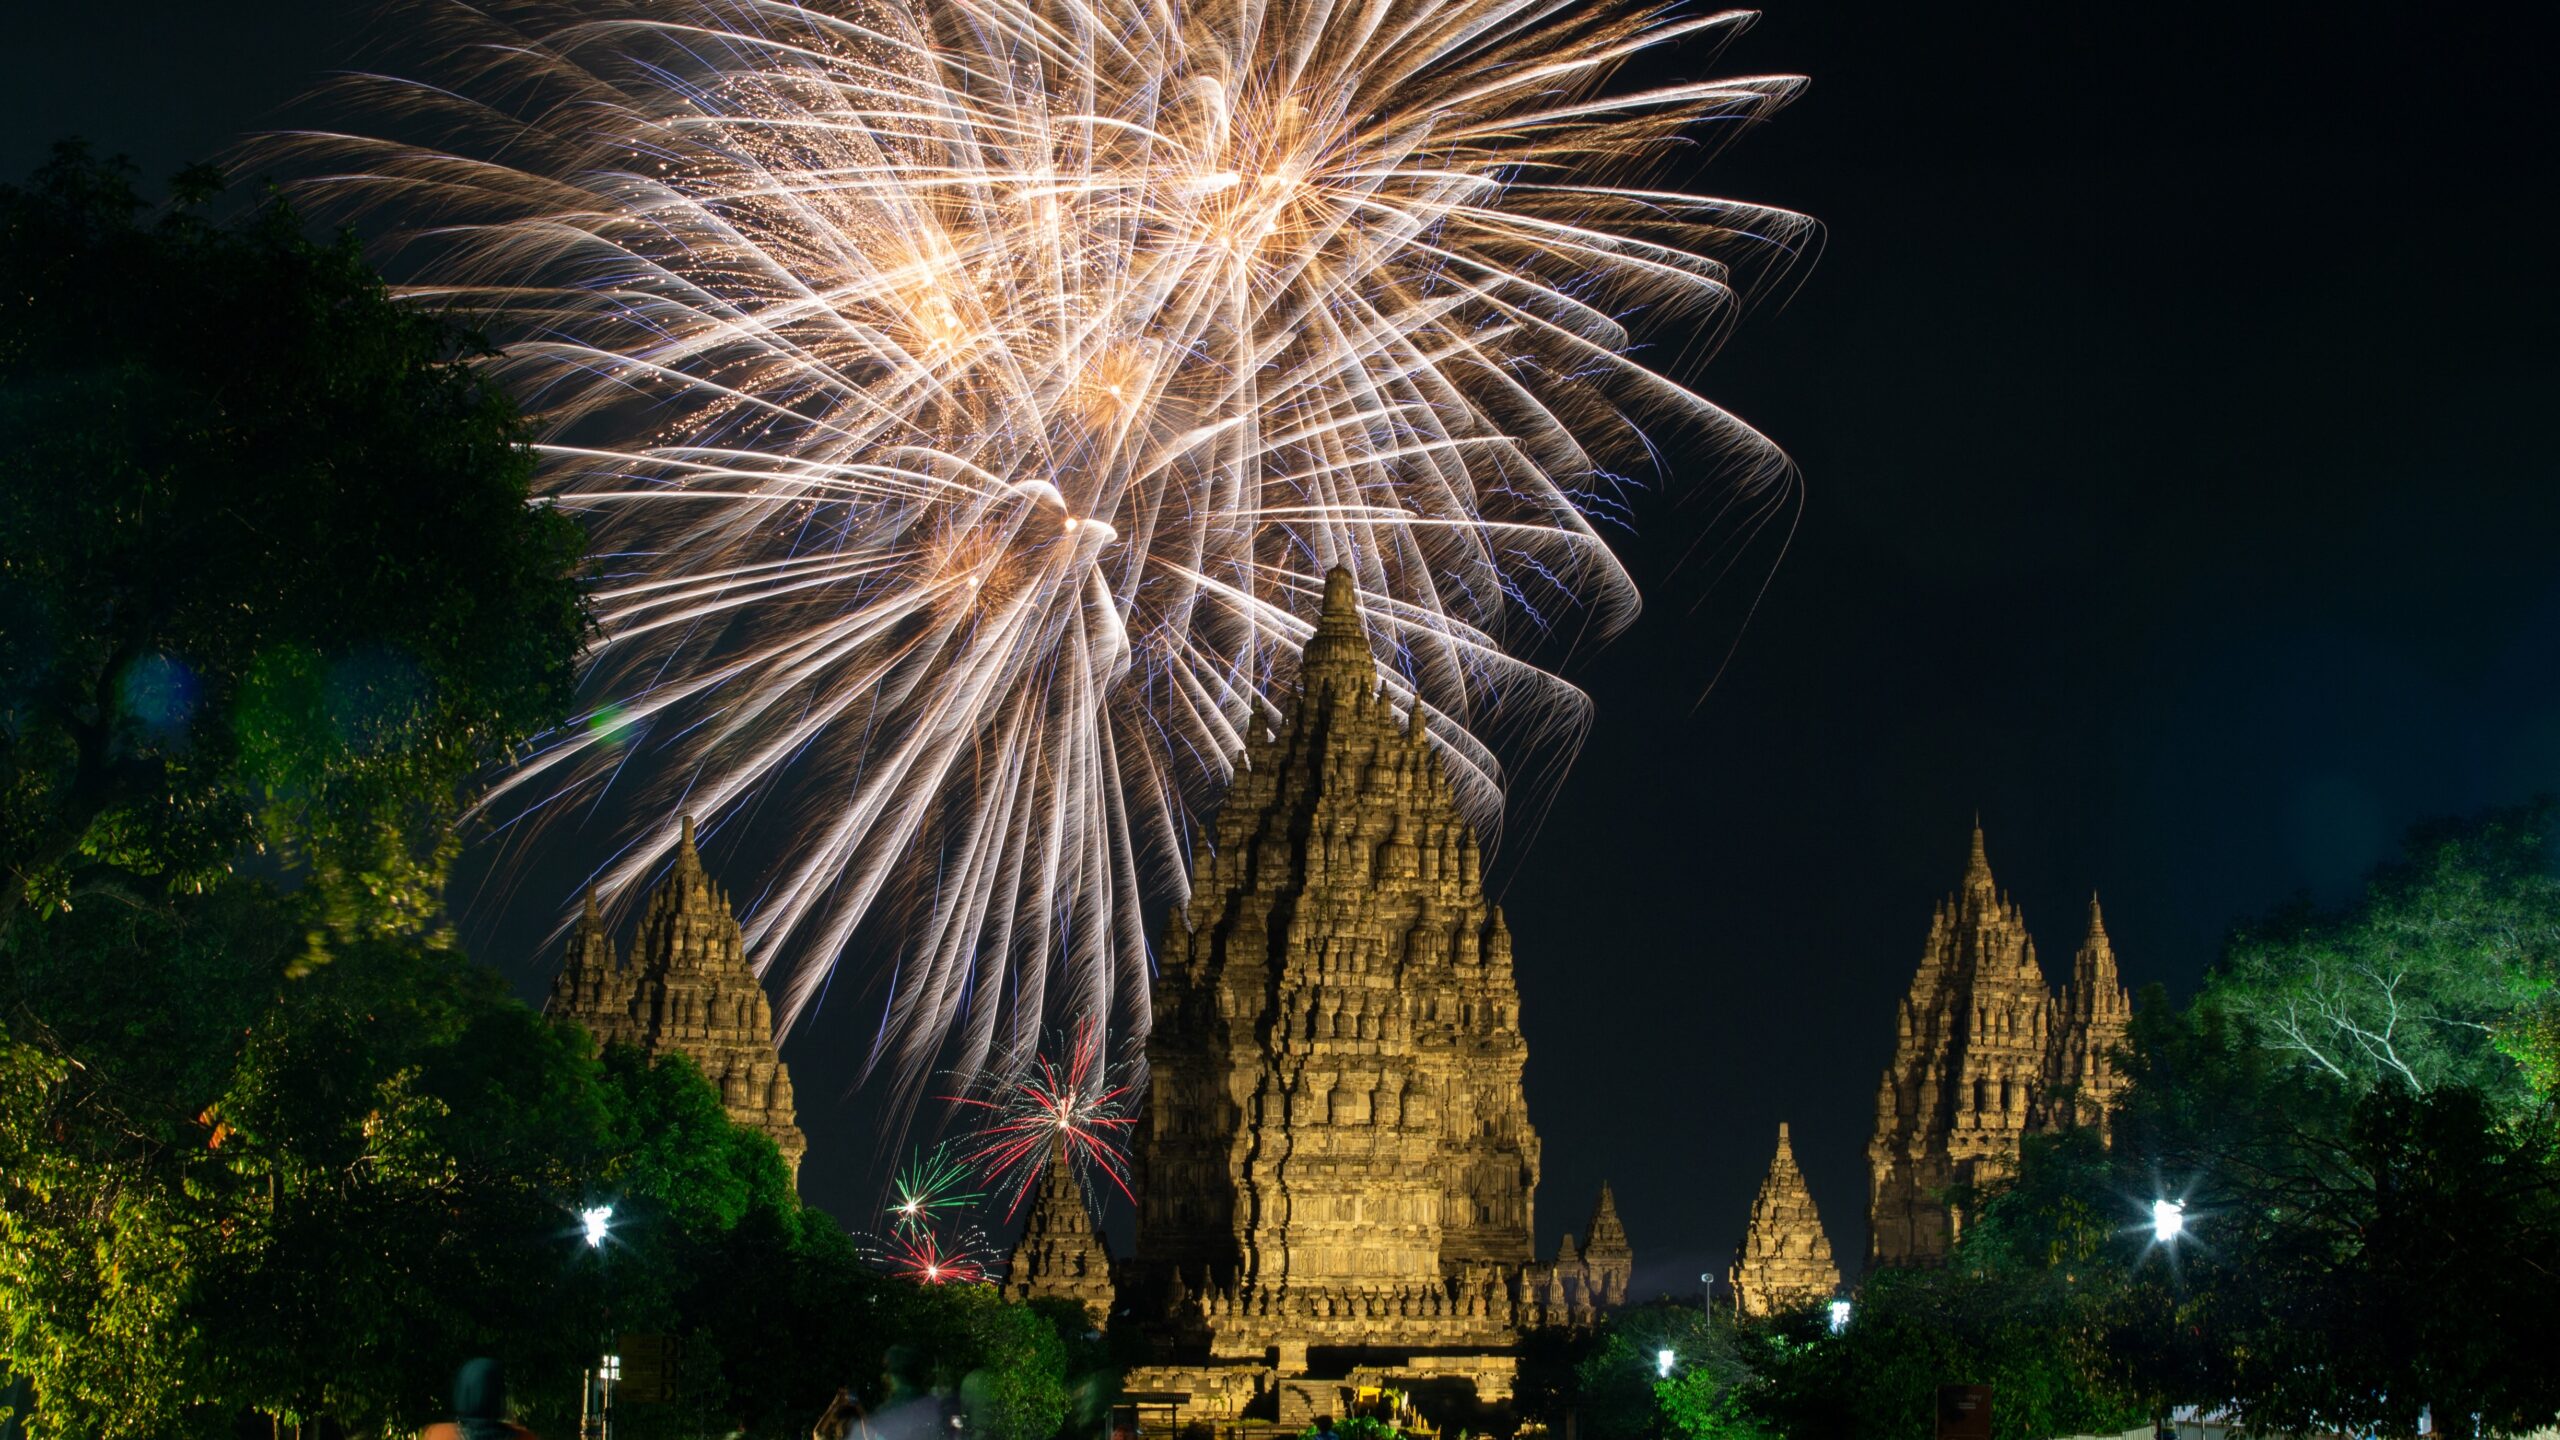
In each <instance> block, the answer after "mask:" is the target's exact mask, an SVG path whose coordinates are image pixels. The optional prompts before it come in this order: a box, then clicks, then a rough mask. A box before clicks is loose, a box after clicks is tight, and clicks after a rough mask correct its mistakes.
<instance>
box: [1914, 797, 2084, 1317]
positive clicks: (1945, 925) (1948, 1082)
mask: <svg viewBox="0 0 2560 1440" xmlns="http://www.w3.org/2000/svg"><path fill="white" fill-rule="evenodd" d="M2132 1016H2133V1004H2132V1001H2131V1000H2130V999H2129V998H2128V997H2127V996H2126V994H2125V990H2124V986H2123V984H2122V983H2121V982H2120V981H2119V980H2118V979H2117V977H2116V957H2115V950H2114V948H2113V946H2112V945H2111V944H2110V943H2109V941H2108V939H2107V928H2106V924H2105V921H2104V920H2103V919H2102V918H2101V916H2100V915H2099V913H2098V902H2097V900H2096V898H2095V897H2092V898H2091V899H2090V901H2089V929H2088V937H2087V939H2086V940H2084V941H2083V942H2082V943H2081V946H2080V951H2079V954H2078V955H2077V956H2076V957H2075V958H2074V960H2073V962H2072V973H2071V983H2070V984H2068V985H2066V986H2064V987H2063V990H2062V995H2061V997H2060V998H2059V999H2058V1000H2057V999H2056V998H2055V996H2054V995H2053V993H2052V992H2051V991H2050V990H2049V989H2048V988H2047V987H2046V984H2045V978H2044V970H2043V969H2042V967H2040V966H2039V965H2038V964H2037V963H2036V946H2035V941H2034V940H2033V939H2032V938H2031V937H2029V935H2028V934H2027V922H2026V918H2025V917H2024V916H2023V915H2021V914H2020V913H2019V911H2018V907H2017V905H2016V904H2014V903H2013V902H2011V901H2010V900H2009V898H2008V897H2007V896H2005V895H2002V894H2001V893H2000V891H1999V887H1998V886H1997V885H1996V884H1995V883H1994V882H1993V881H1992V878H1991V862H1990V860H1989V859H1988V858H1987V857H1986V856H1985V854H1984V851H1983V844H1982V827H1980V826H1979V825H1977V826H1975V827H1974V831H1973V854H1972V857H1971V859H1970V860H1969V861H1968V862H1967V864H1966V866H1965V874H1964V884H1963V888H1962V889H1960V890H1958V891H1957V892H1956V893H1955V894H1954V895H1952V896H1950V897H1948V898H1947V899H1946V900H1945V901H1944V902H1942V903H1941V904H1940V905H1939V907H1938V911H1937V914H1936V915H1935V916H1934V917H1932V919H1931V920H1930V922H1929V940H1928V944H1927V945H1926V947H1925V948H1924V949H1923V950H1922V951H1921V956H1920V970H1919V973H1918V974H1917V975H1916V976H1914V977H1913V979H1912V982H1911V991H1910V994H1909V995H1908V996H1906V997H1905V998H1904V1000H1903V1002H1902V1013H1901V1021H1900V1031H1899V1035H1898V1037H1897V1040H1896V1043H1895V1046H1894V1054H1893V1061H1892V1063H1891V1064H1889V1065H1887V1066H1886V1067H1885V1072H1884V1080H1883V1083H1882V1084H1881V1085H1879V1086H1878V1087H1877V1090H1876V1131H1875V1138H1874V1140H1872V1141H1871V1142H1869V1144H1868V1146H1867V1161H1868V1171H1869V1188H1868V1196H1869V1199H1868V1211H1867V1218H1868V1242H1867V1263H1868V1265H1869V1266H1870V1267H1873V1266H1878V1265H1930V1264H1935V1263H1937V1262H1938V1261H1940V1260H1943V1259H1944V1258H1945V1257H1946V1254H1947V1250H1948V1247H1949V1246H1950V1245H1952V1244H1953V1243H1954V1240H1955V1236H1956V1234H1957V1232H1958V1230H1959V1229H1960V1227H1961V1226H1962V1224H1963V1221H1964V1217H1963V1215H1962V1214H1961V1213H1960V1212H1959V1211H1958V1210H1957V1209H1956V1208H1954V1207H1952V1206H1950V1204H1949V1203H1948V1192H1949V1191H1951V1190H1954V1189H1957V1188H1959V1187H1966V1186H1972V1185H1979V1184H1984V1183H1987V1182H1990V1181H1994V1180H1998V1179H2001V1178H2003V1177H2005V1176H2007V1175H2008V1174H2009V1173H2010V1172H2011V1171H2012V1170H2013V1169H2014V1168H2015V1166H2016V1164H2017V1158H2018V1146H2019V1142H2020V1141H2021V1140H2023V1139H2024V1138H2025V1137H2026V1136H2027V1134H2028V1133H2030V1132H2032V1131H2036V1130H2054V1129H2061V1128H2063V1127H2065V1126H2067V1125H2072V1124H2090V1125H2099V1126H2103V1125H2104V1122H2105V1117H2106V1112H2107V1108H2108V1106H2109V1104H2110V1103H2111V1102H2112V1101H2113V1100H2114V1098H2115V1097H2116V1095H2117V1094H2119V1093H2120V1092H2121V1091H2122V1090H2123V1088H2124V1085H2123V1080H2122V1078H2121V1077H2120V1076H2118V1075H2117V1074H2116V1072H2115V1069H2114V1066H2113V1065H2112V1064H2111V1063H2109V1059H2108V1057H2109V1056H2110V1055H2111V1054H2113V1053H2114V1051H2115V1049H2116V1047H2118V1046H2119V1045H2121V1044H2122V1043H2123V1042H2124V1036H2125V1029H2126V1026H2127V1025H2128V1023H2129V1022H2130V1021H2131V1019H2132Z"/></svg>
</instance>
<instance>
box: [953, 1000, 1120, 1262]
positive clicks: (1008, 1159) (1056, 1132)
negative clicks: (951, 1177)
mask: <svg viewBox="0 0 2560 1440" xmlns="http://www.w3.org/2000/svg"><path fill="white" fill-rule="evenodd" d="M989 1088H990V1089H991V1090H992V1092H993V1093H992V1094H991V1095H984V1096H955V1097H953V1100H954V1102H955V1103H956V1104H957V1105H958V1106H959V1107H960V1108H961V1109H962V1111H963V1112H964V1113H966V1114H971V1115H974V1116H975V1117H976V1118H977V1120H978V1122H979V1128H978V1130H977V1133H976V1136H975V1138H974V1139H973V1140H971V1141H969V1142H967V1145H966V1148H965V1150H964V1153H963V1155H962V1158H963V1159H964V1160H966V1161H967V1162H968V1163H969V1164H971V1165H973V1166H975V1167H977V1171H978V1173H979V1174H980V1175H983V1176H985V1177H986V1183H987V1184H988V1185H990V1186H992V1187H994V1189H995V1190H996V1191H997V1192H998V1193H1000V1194H1004V1195H1005V1196H1006V1197H1007V1198H1006V1201H1005V1212H1004V1213H1005V1218H1006V1219H1008V1220H1010V1219H1012V1218H1013V1217H1014V1215H1015V1214H1016V1213H1018V1212H1019V1211H1020V1210H1021V1209H1022V1202H1023V1200H1024V1199H1026V1198H1027V1197H1029V1195H1030V1194H1031V1187H1032V1186H1034V1185H1037V1184H1039V1183H1040V1176H1041V1173H1042V1172H1043V1171H1044V1170H1046V1169H1047V1168H1048V1165H1049V1157H1050V1156H1051V1155H1052V1154H1053V1153H1055V1152H1057V1151H1059V1150H1064V1151H1065V1152H1066V1155H1067V1160H1068V1163H1070V1164H1072V1165H1074V1166H1075V1167H1076V1169H1077V1170H1079V1171H1081V1172H1083V1173H1084V1174H1087V1175H1093V1174H1100V1175H1102V1176H1103V1177H1104V1178H1106V1179H1108V1180H1109V1181H1110V1182H1111V1183H1112V1185H1113V1186H1115V1187H1116V1188H1118V1190H1119V1191H1120V1193H1121V1194H1122V1195H1124V1196H1129V1199H1130V1201H1131V1203H1133V1204H1134V1203H1136V1198H1137V1197H1135V1196H1132V1195H1129V1133H1130V1131H1131V1130H1132V1129H1134V1128H1135V1127H1136V1125H1137V1117H1136V1114H1135V1113H1134V1112H1135V1111H1136V1108H1137V1106H1136V1101H1137V1095H1136V1092H1135V1091H1134V1090H1132V1089H1131V1088H1130V1087H1129V1086H1128V1085H1127V1084H1125V1083H1123V1082H1121V1081H1118V1080H1114V1079H1113V1078H1112V1076H1111V1072H1110V1065H1109V1062H1108V1060H1107V1059H1106V1057H1105V1056H1104V1055H1103V1050H1102V1031H1101V1027H1099V1026H1098V1025H1095V1024H1094V1023H1093V1022H1091V1021H1086V1022H1084V1023H1083V1024H1080V1025H1078V1026H1077V1027H1076V1034H1075V1039H1074V1041H1073V1043H1072V1044H1071V1045H1070V1046H1069V1047H1068V1050H1067V1058H1066V1060H1065V1061H1064V1062H1063V1063H1061V1062H1060V1061H1058V1060H1056V1059H1054V1058H1052V1057H1050V1056H1048V1055H1042V1056H1041V1057H1040V1058H1039V1059H1038V1060H1037V1061H1036V1062H1034V1063H1033V1064H1032V1065H1031V1066H1030V1068H1029V1070H1028V1071H1027V1072H1026V1073H1024V1074H1023V1075H1021V1076H1019V1077H1017V1078H1012V1079H999V1080H997V1081H996V1082H995V1083H994V1084H993V1085H991V1086H990V1087H989Z"/></svg>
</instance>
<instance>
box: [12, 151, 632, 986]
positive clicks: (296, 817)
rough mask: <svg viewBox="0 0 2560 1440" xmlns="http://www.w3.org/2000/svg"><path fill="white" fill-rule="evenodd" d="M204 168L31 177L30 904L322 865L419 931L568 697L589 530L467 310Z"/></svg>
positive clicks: (18, 804)
mask: <svg viewBox="0 0 2560 1440" xmlns="http://www.w3.org/2000/svg"><path fill="white" fill-rule="evenodd" d="M213 188H214V186H213V183H212V182H211V180H210V178H209V175H208V174H207V173H205V172H191V173H190V174H189V175H186V176H182V177H181V179H180V182H179V184H178V186H177V200H176V202H175V203H174V204H172V205H170V206H169V207H167V208H166V209H165V210H163V211H161V212H160V213H158V214H156V215H148V214H146V213H145V209H144V206H143V204H142V202H141V199H140V197H139V195H138V194H137V192H136V190H135V188H134V185H133V181H132V176H131V173H130V170H129V168H128V167H126V166H124V165H123V164H122V163H121V162H100V161H97V160H94V159H92V158H90V157H89V156H88V155H87V154H86V153H85V152H84V151H83V150H81V149H80V148H78V147H76V146H65V147H63V148H61V149H60V150H58V151H57V152H56V154H55V156H54V158H53V160H52V161H51V162H50V163H48V164H47V165H46V166H45V167H44V168H43V169H42V170H40V171H39V172H38V173H37V174H36V176H35V177H34V180H33V181H32V183H30V184H28V185H25V186H11V187H0V456H5V457H6V461H5V464H6V467H7V469H6V472H5V475H0V797H5V799H6V804H5V807H0V927H5V928H6V929H7V930H9V931H15V930H17V929H19V928H23V925H22V922H23V919H24V917H25V915H26V914H27V912H29V911H30V910H31V909H33V910H37V911H41V912H58V911H60V910H61V909H63V908H65V907H66V906H69V905H71V904H74V903H77V902H78V901H80V900H81V899H83V898H84V897H90V896H95V895H100V894H110V895H121V896H123V897H125V898H127V899H129V900H144V901H148V900H151V899H153V898H155V897H159V896H163V895H166V894H169V893H172V892H185V891H190V890H194V889H196V888H198V887H201V886H203V885H205V884H207V883H209V882H210V881H211V880H213V879H214V878H215V877H218V876H219V875H221V874H223V873H224V872H225V871H226V870H227V869H229V868H230V867H232V866H233V865H235V864H237V863H238V862H239V861H240V859H241V856H242V854H243V852H244V851H248V850H264V851H267V852H270V853H277V852H280V853H281V854H282V855H283V856H284V857H285V858H286V859H287V860H288V861H290V862H294V863H296V864H298V865H300V866H303V867H305V868H306V871H307V878H308V879H310V880H312V881H315V882H317V883H316V884H315V886H314V891H315V894H316V895H317V896H318V897H319V898H320V899H321V900H323V901H324V902H325V903H324V905H323V907H322V912H321V913H322V915H323V916H324V917H325V918H326V919H327V920H328V922H329V925H328V927H327V928H328V929H330V930H334V931H335V932H336V933H338V934H341V935H362V934H386V933H394V932H397V931H400V930H417V929H420V928H422V927H423V926H425V925H426V924H427V923H428V919H429V916H430V915H431V913H432V910H433V907H434V905H435V903H436V900H437V896H436V894H435V889H436V887H435V884H434V878H435V875H436V873H437V871H438V869H439V866H440V862H441V860H442V858H443V857H444V854H445V851H446V847H447V845H448V843H449V842H448V839H447V832H446V830H445V828H444V824H443V822H444V821H445V820H446V819H448V818H449V817H450V816H451V815H452V814H453V813H454V810H455V807H456V804H457V801H458V796H459V790H460V787H461V786H462V785H463V784H464V782H465V781H466V780H467V779H468V778H469V777H470V776H471V775H472V774H473V773H474V772H475V771H477V770H478V769H479V768H480V767H481V766H483V765H485V764H486V763H488V762H489V761H490V760H491V759H493V758H495V757H497V756H499V755H501V754H502V753H504V752H505V751H506V750H507V749H508V747H510V746H512V745H514V744H516V743H517V742H519V741H521V740H522V739H524V738H525V737H526V736H527V735H529V734H531V733H532V732H534V731H536V730H538V729H540V728H541V727H543V726H545V725H547V724H550V723H554V722H555V721H556V720H557V719H558V717H559V716H560V715H561V714H562V713H563V712H564V711H565V709H566V707H567V704H568V702H569V698H570V696H571V692H572V682H573V678H574V677H573V671H572V667H573V665H574V662H575V658H576V654H577V651H578V649H579V647H580V645H581V644H582V643H583V637H584V634H585V626H586V624H587V621H586V618H585V612H584V609H583V601H582V596H581V593H580V588H579V583H578V580H577V574H576V572H577V570H578V568H579V565H580V554H581V549H582V542H581V537H580V535H579V532H578V530H577V528H576V526H575V524H574V522H573V521H571V520H570V519H569V518H567V517H565V516H562V515H559V514H557V513H555V512H551V511H547V510H537V509H531V508H528V506H527V503H526V498H527V486H528V484H529V482H530V479H531V476H532V470H533V460H532V455H531V452H530V450H529V449H528V447H527V446H526V445H525V444H524V443H523V438H522V435H521V434H520V426H519V423H518V421H517V419H516V417H515V412H514V410H513V409H512V407H511V406H510V405H509V403H508V401H507V400H506V398H505V397H504V396H503V395H502V394H501V393H500V392H499V391H498V390H496V389H495V388H494V387H493V386H492V385H491V384H490V383H489V382H488V381H486V380H485V379H484V378H483V377H482V376H481V374H480V373H479V372H478V371H477V370H476V369H474V368H473V367H472V365H471V364H470V363H469V361H470V360H471V359H472V357H473V354H474V352H475V351H476V350H477V348H478V347H477V345H476V344H475V342H474V341H473V340H472V338H471V337H470V336H469V335H468V334H466V333H465V332H463V331H461V330H459V329H457V328H455V327H454V326H453V325H451V324H449V323H447V322H446V321H444V320H442V319H440V318H438V317H436V316H434V315H431V314H428V313H425V312H423V311H421V310H419V309H417V308H415V307H413V306H409V305H404V304H401V303H398V302H396V301H394V300H393V299H392V298H391V297H390V296H389V295H388V294H387V293H386V291H385V289H384V287H383V285H382V282H381V281H380V280H379V279H378V278H377V277H376V276H375V274H374V273H373V272H372V271H371V270H370V269H369V268H367V266H366V265H365V263H364V260H363V257H362V256H361V255H360V254H359V253H358V249H357V246H356V244H355V242H354V241H353V239H352V238H349V237H343V236H342V237H340V238H339V239H337V240H335V241H332V242H329V243H315V242H313V241H312V240H310V239H308V238H306V236H305V235H304V233H303V229H302V225H301V221H300V219H299V218H298V217H297V216H296V215H295V214H294V213H293V212H292V211H291V210H289V209H288V208H286V207H285V206H284V205H282V204H281V203H278V202H273V201H270V202H269V203H266V204H264V205H260V206H257V207H255V208H254V209H252V210H250V211H249V213H248V214H247V215H246V216H245V218H242V219H240V220H239V221H237V222H236V223H230V224H224V223H217V222H216V221H215V220H214V219H212V218H210V217H209V216H208V214H207V212H206V210H205V208H204V202H205V201H206V200H207V199H208V198H209V197H210V195H211V193H212V191H213Z"/></svg>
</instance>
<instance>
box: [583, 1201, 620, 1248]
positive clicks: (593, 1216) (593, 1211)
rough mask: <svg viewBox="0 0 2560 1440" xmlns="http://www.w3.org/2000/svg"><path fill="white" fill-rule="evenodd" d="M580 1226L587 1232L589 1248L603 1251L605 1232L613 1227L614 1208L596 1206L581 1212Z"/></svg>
mask: <svg viewBox="0 0 2560 1440" xmlns="http://www.w3.org/2000/svg"><path fill="white" fill-rule="evenodd" d="M578 1224H579V1226H580V1227H581V1228H582V1229H584V1230H585V1232H586V1237H587V1248H588V1249H590V1250H601V1249H603V1248H604V1240H605V1232H606V1231H607V1230H609V1229H611V1228H612V1226H613V1207H612V1206H610V1205H596V1206H591V1207H589V1208H587V1209H585V1210H581V1211H579V1212H578Z"/></svg>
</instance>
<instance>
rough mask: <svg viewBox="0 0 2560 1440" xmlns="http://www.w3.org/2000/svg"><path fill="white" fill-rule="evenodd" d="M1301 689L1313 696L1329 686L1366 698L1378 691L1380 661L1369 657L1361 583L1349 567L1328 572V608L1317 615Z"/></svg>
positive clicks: (1304, 655) (1302, 660) (1301, 666)
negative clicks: (1353, 692)
mask: <svg viewBox="0 0 2560 1440" xmlns="http://www.w3.org/2000/svg"><path fill="white" fill-rule="evenodd" d="M1298 674H1299V677H1300V678H1299V683H1300V686H1301V687H1302V688H1303V689H1304V690H1305V691H1306V692H1307V695H1308V696H1309V697H1312V696H1314V694H1315V693H1316V692H1317V691H1319V690H1321V689H1323V688H1325V687H1326V686H1327V684H1328V683H1330V684H1331V686H1332V687H1333V688H1335V689H1336V690H1355V691H1356V692H1357V693H1359V694H1363V695H1366V694H1368V693H1369V692H1370V691H1373V690H1375V689H1377V688H1378V667H1377V662H1376V661H1375V660H1373V659H1372V658H1371V657H1370V654H1369V631H1368V628H1367V626H1366V625H1364V624H1363V623H1362V621H1361V618H1360V584H1359V582H1358V581H1357V580H1355V579H1354V578H1353V577H1352V574H1351V570H1350V568H1349V567H1348V566H1343V565H1336V566H1334V567H1333V568H1332V569H1331V570H1328V571H1326V572H1325V577H1324V607H1323V609H1321V610H1319V611H1318V612H1317V614H1316V633H1315V635H1314V636H1313V637H1312V638H1310V639H1309V640H1308V641H1307V648H1306V649H1305V650H1304V651H1302V652H1300V654H1299V659H1298Z"/></svg>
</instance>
